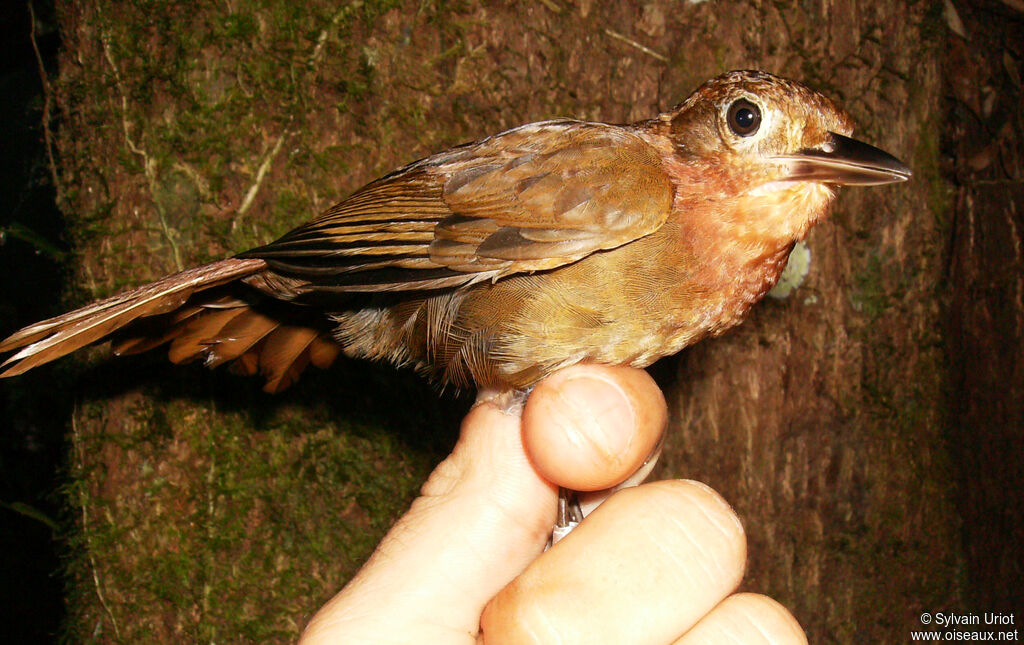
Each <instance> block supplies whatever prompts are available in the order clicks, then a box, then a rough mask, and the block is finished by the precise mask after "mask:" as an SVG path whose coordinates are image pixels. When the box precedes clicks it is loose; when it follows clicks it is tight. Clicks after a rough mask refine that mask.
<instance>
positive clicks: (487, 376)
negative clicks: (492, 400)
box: [0, 72, 910, 391]
mask: <svg viewBox="0 0 1024 645" xmlns="http://www.w3.org/2000/svg"><path fill="white" fill-rule="evenodd" d="M851 129H852V126H851V122H850V120H849V118H848V117H847V116H846V115H845V114H844V113H843V112H842V111H840V110H839V109H838V108H836V107H835V106H834V105H833V104H832V103H831V102H830V101H829V100H828V99H826V98H824V97H823V96H821V95H819V94H817V93H815V92H813V91H811V90H809V89H807V88H806V87H804V86H802V85H799V84H797V83H794V82H792V81H787V80H785V79H781V78H778V77H775V76H771V75H769V74H765V73H763V72H730V73H728V74H724V75H722V76H720V77H718V78H716V79H712V80H711V81H708V82H707V83H705V84H704V85H703V86H702V87H700V88H699V89H698V90H697V91H696V92H695V93H694V94H693V95H691V96H690V97H689V98H688V99H687V100H686V101H684V102H683V103H681V104H680V105H679V106H677V107H676V108H674V109H673V110H672V111H670V112H668V113H665V114H662V115H660V116H658V117H656V118H654V119H652V120H649V121H643V122H640V123H636V124H632V125H624V126H619V125H609V124H604V123H585V122H579V121H566V120H563V121H547V122H542V123H533V124H529V125H525V126H522V127H519V128H515V129H513V130H509V131H507V132H503V133H500V134H497V135H494V136H492V137H488V138H486V139H483V140H481V141H478V142H475V143H470V144H466V145H463V146H459V147H457V148H453V149H451V150H448V151H445V152H442V153H439V154H437V155H434V156H431V157H427V158H426V159H422V160H420V161H417V162H415V163H412V164H410V165H408V166H405V167H404V168H401V169H399V170H396V171H395V172H393V173H391V174H389V175H387V176H385V177H382V178H381V179H378V180H377V181H374V182H373V183H371V184H369V185H367V186H365V187H364V188H362V189H361V190H359V191H357V192H356V193H355V194H353V195H352V196H351V197H349V198H348V199H346V200H345V201H343V202H341V203H340V204H338V205H336V206H334V207H333V208H331V209H329V210H328V211H326V212H325V213H323V214H322V215H320V216H319V217H317V218H315V219H314V220H312V221H311V222H309V223H308V224H305V225H303V226H300V227H299V228H297V229H295V230H293V231H292V232H290V233H288V234H287V235H285V236H284V237H282V238H281V239H279V240H277V241H275V242H272V243H270V244H268V245H266V246H262V247H259V248H256V249H253V250H250V251H246V252H245V253H242V254H240V255H238V256H236V257H235V258H231V259H227V260H221V261H219V262H214V263H212V264H208V265H205V266H202V267H198V268H195V269H190V270H188V271H184V272H181V273H178V274H174V275H171V276H168V277H166V278H163V279H162V280H159V281H157V282H155V283H152V284H150V285H146V286H142V287H139V288H137V289H135V290H132V291H128V292H126V293H123V294H121V295H118V296H115V297H113V298H108V299H106V300H103V301H100V302H97V303H93V304H91V305H88V306H87V307H84V308H82V309H79V310H77V311H74V312H71V313H68V314H64V315H63V316H58V317H57V318H53V319H51V320H47V321H44V322H41V323H37V324H35V325H32V326H29V327H27V328H25V329H23V330H21V331H19V332H17V333H15V334H14V335H12V336H11V337H10V338H8V339H6V340H5V341H3V342H2V343H0V351H10V350H16V349H17V350H20V351H18V352H17V353H16V354H14V355H13V356H12V357H10V358H9V359H8V360H7V362H6V363H4V365H6V366H7V370H6V371H5V372H3V374H2V375H3V376H13V375H15V374H20V373H22V372H24V371H26V370H28V369H31V368H32V367H35V366H37V365H40V364H42V363H46V362H48V361H51V360H53V359H55V358H58V357H60V356H63V355H64V354H67V353H68V352H71V351H74V350H75V349H78V348H79V347H82V346H84V345H86V344H89V343H92V342H96V341H98V340H101V339H103V338H105V337H108V336H114V339H115V343H114V348H115V351H116V352H118V353H134V352H138V351H144V350H147V349H151V348H153V347H155V346H157V345H161V344H164V343H170V350H169V351H170V358H171V360H173V361H174V362H179V363H180V362H185V361H190V360H195V359H203V360H205V361H206V363H207V364H208V365H211V366H214V365H219V364H222V363H227V362H232V364H233V365H234V366H235V368H236V369H237V370H239V371H241V372H242V373H246V374H255V373H260V374H262V375H263V376H265V377H266V379H267V385H266V389H268V390H271V391H277V390H279V389H282V388H284V387H287V386H288V385H289V384H290V383H292V382H293V381H294V380H295V379H296V378H297V377H298V375H299V373H300V372H301V371H302V369H303V368H304V367H305V366H306V365H307V364H309V363H312V364H313V365H315V366H317V367H326V366H328V365H330V364H331V362H332V361H333V360H334V359H335V358H336V356H337V355H338V354H339V353H345V354H347V355H349V356H354V357H362V358H370V359H378V360H387V361H390V362H392V363H394V364H397V365H412V366H414V367H415V368H417V369H418V370H420V371H422V372H425V373H427V374H428V375H429V376H430V377H432V378H433V379H435V380H437V381H438V382H440V383H443V384H452V385H455V386H458V387H465V386H470V385H473V384H475V385H476V386H477V387H479V388H491V389H497V390H509V389H523V388H527V387H529V386H531V385H532V384H534V383H535V382H536V381H537V380H539V379H540V378H542V377H543V376H544V375H545V374H547V373H548V372H550V371H552V370H554V369H557V368H559V367H563V366H566V365H570V364H573V363H577V362H580V361H584V360H590V361H598V362H604V363H613V364H629V365H634V366H645V365H648V364H650V363H651V362H653V361H654V360H656V359H658V358H660V357H662V356H665V355H668V354H671V353H674V352H676V351H678V350H679V349H681V348H682V347H684V346H686V345H689V344H691V343H693V342H696V341H697V340H700V339H701V338H703V337H706V336H709V335H716V334H719V333H721V332H722V331H724V330H725V329H727V328H729V327H731V326H733V325H735V324H737V323H738V322H739V321H740V320H741V319H742V318H743V316H744V315H745V314H746V312H747V311H748V309H749V308H750V307H751V306H752V305H753V304H754V303H755V302H756V301H757V300H759V299H760V298H761V297H762V296H763V295H764V294H765V293H766V292H767V291H768V290H769V289H770V288H771V287H772V286H773V285H774V283H775V281H776V280H777V278H778V275H779V272H780V271H781V270H782V268H783V267H784V266H785V263H786V259H787V258H788V256H789V251H790V249H791V248H792V245H793V244H794V243H795V242H796V241H797V240H800V239H802V238H803V237H804V235H805V234H806V232H807V230H808V229H809V228H810V227H811V226H812V225H813V224H814V222H816V221H817V220H818V219H819V218H821V217H822V216H824V215H825V213H826V211H827V209H828V206H829V204H830V203H831V201H832V198H833V192H832V190H831V188H830V185H831V184H861V185H871V184H880V183H888V182H893V181H902V180H905V179H907V178H908V177H909V176H910V172H909V170H907V169H906V168H905V167H904V166H903V165H902V164H900V163H899V162H898V161H897V160H896V159H894V158H892V157H890V156H889V155H887V154H885V153H884V152H882V151H880V150H877V149H875V148H872V147H870V146H867V145H866V144H862V143H859V142H857V141H854V140H852V139H849V138H848V135H849V134H850V133H851Z"/></svg>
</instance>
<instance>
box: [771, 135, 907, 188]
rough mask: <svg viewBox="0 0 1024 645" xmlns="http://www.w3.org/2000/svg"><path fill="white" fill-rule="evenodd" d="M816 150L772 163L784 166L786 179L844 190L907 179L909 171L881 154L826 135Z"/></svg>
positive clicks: (898, 161) (897, 160) (837, 136)
mask: <svg viewBox="0 0 1024 645" xmlns="http://www.w3.org/2000/svg"><path fill="white" fill-rule="evenodd" d="M829 135H831V139H830V140H829V141H828V142H826V143H825V145H823V146H821V147H820V148H808V149H805V150H801V151H800V152H798V153H796V154H793V155H782V156H779V157H776V159H778V160H780V161H783V162H785V163H786V166H787V169H786V179H787V180H790V181H819V182H822V183H826V184H842V185H845V186H877V185H880V184H891V183H894V182H898V181H906V180H908V179H910V175H911V174H912V173H911V172H910V168H907V167H906V166H905V165H903V162H901V161H900V160H899V159H897V158H896V157H894V156H892V155H891V154H889V153H888V152H885V151H884V150H879V149H878V148H876V147H874V146H871V145H868V144H866V143H864V142H862V141H857V140H856V139H851V138H850V137H844V136H843V135H841V134H836V133H835V132H829Z"/></svg>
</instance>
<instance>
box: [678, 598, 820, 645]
mask: <svg viewBox="0 0 1024 645" xmlns="http://www.w3.org/2000/svg"><path fill="white" fill-rule="evenodd" d="M673 645H807V636H805V635H804V630H802V629H801V628H800V624H799V623H797V622H796V618H793V615H792V614H791V613H789V611H788V610H787V609H786V608H785V607H783V606H782V605H780V604H779V603H777V602H775V601H774V600H772V599H771V598H769V597H767V596H761V595H758V594H752V593H741V594H736V595H734V596H729V597H728V598H726V599H725V600H724V601H722V603H721V604H720V605H718V606H717V607H715V608H714V609H712V610H711V613H709V614H708V615H707V616H705V617H704V618H702V619H701V621H700V622H699V623H697V625H696V626H695V627H694V628H693V629H691V630H690V631H688V632H687V633H686V634H685V635H684V636H683V637H682V638H680V639H679V640H677V641H676V642H675V643H673Z"/></svg>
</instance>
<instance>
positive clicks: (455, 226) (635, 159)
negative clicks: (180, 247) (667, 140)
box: [239, 121, 673, 299]
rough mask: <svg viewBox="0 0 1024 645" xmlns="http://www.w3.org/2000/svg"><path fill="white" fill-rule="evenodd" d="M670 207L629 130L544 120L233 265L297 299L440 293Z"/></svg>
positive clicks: (656, 223) (379, 187)
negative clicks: (252, 264) (251, 264)
mask: <svg viewBox="0 0 1024 645" xmlns="http://www.w3.org/2000/svg"><path fill="white" fill-rule="evenodd" d="M672 199H673V185H672V183H671V181H670V180H669V178H668V176H667V175H666V173H665V171H664V169H663V167H662V162H661V158H660V156H659V154H658V152H657V151H655V150H654V149H653V148H652V147H651V146H649V145H648V144H647V143H646V142H644V141H643V140H642V139H641V138H640V137H639V136H637V135H636V134H635V133H634V132H633V131H632V130H631V129H629V128H628V127H622V126H612V125H606V124H599V123H582V122H576V121H549V122H543V123H535V124H530V125H527V126H522V127H520V128H516V129H514V130H509V131H507V132H504V133H501V134H498V135H495V136H493V137H489V138H487V139H484V140H482V141H479V142H477V143H473V144H468V145H465V146H461V147H459V148H455V149H452V150H449V151H447V152H444V153H441V154H439V155H435V156H433V157H428V158H426V159H423V160H420V161H418V162H416V163H413V164H410V165H409V166H406V167H405V168H402V169H400V170H397V171H395V172H394V173H391V174H390V175H388V176H386V177H384V178H382V179H379V180H377V181H375V182H373V183H371V184H369V185H367V186H366V187H364V188H363V189H361V190H359V191H358V192H356V193H355V194H353V195H352V196H351V197H350V198H348V199H347V200H345V201H343V202H341V203H340V204H338V205H336V206H334V207H333V208H331V209H329V210H327V211H326V212H324V213H323V214H322V215H320V216H319V217H317V218H316V219H314V220H313V221H311V222H310V223H309V224H306V225H304V226H301V227H299V228H297V229H295V230H294V231H292V232H290V233H288V234H287V235H285V236H284V237H282V238H281V239H279V240H277V241H276V242H273V243H271V244H268V245H266V246H264V247H261V248H258V249H254V250H252V251H249V252H246V253H243V254H242V255H240V256H239V257H242V258H250V257H254V258H261V259H264V260H266V262H267V264H268V267H269V272H270V273H275V274H277V276H278V277H277V280H278V282H279V283H281V284H288V285H289V288H290V289H292V290H293V291H294V293H295V297H297V298H300V299H301V297H302V296H303V295H304V294H309V293H316V292H360V291H362V292H375V291H410V290H417V291H420V290H433V289H447V288H452V287H457V286H461V285H467V284H472V283H473V282H476V281H479V280H497V279H500V278H503V277H505V276H508V275H513V274H516V273H524V272H531V271H539V270H545V269H552V268H556V267H559V266H562V265H565V264H568V263H571V262H575V261H576V260H579V259H580V258H583V257H585V256H587V255H589V254H591V253H594V252H595V251H599V250H603V249H611V248H615V247H617V246H621V245H623V244H626V243H628V242H631V241H633V240H635V239H637V238H639V237H643V236H645V235H648V234H650V233H652V232H654V231H655V230H657V229H658V228H659V227H660V226H661V225H662V224H663V223H664V222H665V220H666V219H667V218H668V214H669V212H670V210H671V205H672ZM262 282H263V283H264V284H277V283H278V282H275V278H273V277H266V278H265V279H262Z"/></svg>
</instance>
